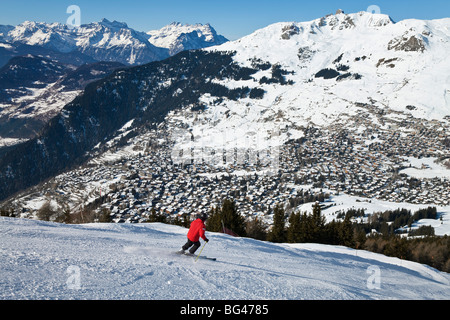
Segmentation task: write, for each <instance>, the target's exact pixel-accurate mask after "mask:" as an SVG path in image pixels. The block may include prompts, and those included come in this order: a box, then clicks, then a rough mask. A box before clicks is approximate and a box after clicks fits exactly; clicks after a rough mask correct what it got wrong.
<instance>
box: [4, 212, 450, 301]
mask: <svg viewBox="0 0 450 320" xmlns="http://www.w3.org/2000/svg"><path fill="white" fill-rule="evenodd" d="M0 232H1V234H2V237H1V240H0V244H1V251H0V256H1V262H0V264H1V270H2V272H1V273H0V275H1V276H0V286H1V288H2V290H1V291H0V299H3V300H9V299H81V300H83V299H89V300H92V299H94V300H104V299H117V300H122V299H133V300H141V299H145V300H147V299H152V300H153V299H157V300H192V299H194V300H214V299H220V300H229V299H237V300H280V299H281V300H300V299H307V300H316V299H317V300H319V299H327V300H329V299H333V300H334V299H336V300H341V299H449V298H450V286H449V282H450V275H449V274H447V273H443V272H439V271H437V270H435V269H433V268H430V267H428V266H425V265H421V264H418V263H414V262H410V261H404V260H400V259H397V258H389V257H386V256H383V255H379V254H374V253H370V252H367V251H357V250H352V249H349V248H345V247H336V246H324V245H318V244H273V243H269V242H261V241H257V240H253V239H248V238H233V237H230V236H227V235H223V234H217V233H208V237H209V238H210V239H211V241H210V243H208V244H207V245H206V246H205V249H204V251H203V253H202V254H203V255H206V256H210V257H217V258H218V261H208V260H198V262H197V263H195V262H194V258H192V257H185V256H179V255H176V254H175V251H177V250H178V249H179V248H180V247H181V245H183V244H184V242H185V240H186V233H187V230H186V229H184V228H180V227H176V226H169V225H163V224H158V223H156V224H139V225H136V224H134V225H133V224H89V225H62V224H55V223H49V222H42V221H35V220H25V219H13V218H4V217H1V218H0ZM369 267H376V268H379V270H380V277H379V279H380V289H376V288H375V289H370V288H369V287H370V286H368V281H369V282H370V279H371V278H370V277H371V273H370V272H368V270H369V269H368V268H369ZM71 268H75V270H77V269H76V268H78V271H79V272H78V273H77V274H75V273H73V272H72V271H71V270H73V269H71ZM74 277H77V278H74ZM74 279H78V280H79V282H78V284H79V287H75V288H74V287H73V286H71V285H72V284H73V283H74V282H73V280H74Z"/></svg>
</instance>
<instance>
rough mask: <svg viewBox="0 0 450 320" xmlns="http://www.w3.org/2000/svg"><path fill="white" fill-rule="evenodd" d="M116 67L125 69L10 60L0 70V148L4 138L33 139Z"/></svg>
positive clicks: (37, 59) (31, 59)
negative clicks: (65, 107)
mask: <svg viewBox="0 0 450 320" xmlns="http://www.w3.org/2000/svg"><path fill="white" fill-rule="evenodd" d="M119 67H125V66H124V65H122V64H120V63H117V62H98V63H93V64H86V65H83V66H81V67H78V68H75V67H73V66H68V65H65V64H61V63H58V62H55V61H51V60H48V59H45V58H42V57H38V56H33V55H27V56H18V57H14V58H12V59H11V60H10V61H9V62H8V63H7V64H6V65H5V66H3V67H2V68H0V87H1V88H2V90H1V91H0V124H1V125H0V147H1V146H2V144H3V141H2V140H3V139H4V138H12V139H17V140H19V141H20V139H30V138H32V137H34V136H35V135H36V134H37V133H38V132H39V131H40V130H41V129H42V127H43V126H44V125H45V124H46V123H47V121H48V120H50V119H51V118H52V117H54V116H55V115H57V114H58V112H59V111H60V110H61V109H62V108H63V107H64V106H65V105H66V104H67V103H69V102H70V101H72V100H73V99H74V98H75V97H76V96H77V95H78V94H80V93H81V91H82V90H83V89H84V87H85V86H86V85H87V84H88V83H89V82H92V81H95V80H98V79H101V78H102V77H104V76H106V75H108V74H110V73H111V72H112V71H113V70H115V69H118V68H119ZM2 138H3V139H2Z"/></svg>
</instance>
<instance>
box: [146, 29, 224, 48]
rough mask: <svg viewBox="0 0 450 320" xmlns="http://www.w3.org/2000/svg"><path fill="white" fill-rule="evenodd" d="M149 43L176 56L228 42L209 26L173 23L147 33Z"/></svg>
mask: <svg viewBox="0 0 450 320" xmlns="http://www.w3.org/2000/svg"><path fill="white" fill-rule="evenodd" d="M147 34H148V35H149V36H150V38H149V41H150V43H152V44H153V45H154V46H156V47H161V48H167V49H169V54H170V55H174V54H177V53H179V52H181V51H183V50H192V49H202V48H207V47H211V46H216V45H221V44H223V43H225V42H227V41H228V39H226V38H225V37H224V36H221V35H218V34H217V32H216V30H214V28H213V27H212V26H211V25H210V24H209V23H208V24H205V25H203V24H201V23H197V24H193V25H190V24H185V25H183V24H181V23H180V22H173V23H171V24H169V25H167V26H165V27H163V28H161V29H160V30H152V31H149V32H147Z"/></svg>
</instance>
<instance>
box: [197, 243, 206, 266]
mask: <svg viewBox="0 0 450 320" xmlns="http://www.w3.org/2000/svg"><path fill="white" fill-rule="evenodd" d="M207 243H208V242H205V244H204V245H203V247H202V250H200V253H199V254H198V256H197V258H196V259H195V262H197V260H198V258H199V257H200V255H201V254H202V251H203V249H204V248H205V246H206V244H207Z"/></svg>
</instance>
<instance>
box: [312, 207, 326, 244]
mask: <svg viewBox="0 0 450 320" xmlns="http://www.w3.org/2000/svg"><path fill="white" fill-rule="evenodd" d="M324 226H325V217H323V216H322V215H321V208H320V204H319V203H318V202H316V203H315V204H314V206H313V213H312V216H311V224H310V228H311V241H312V242H314V243H321V242H323V239H324V232H323V231H324Z"/></svg>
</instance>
